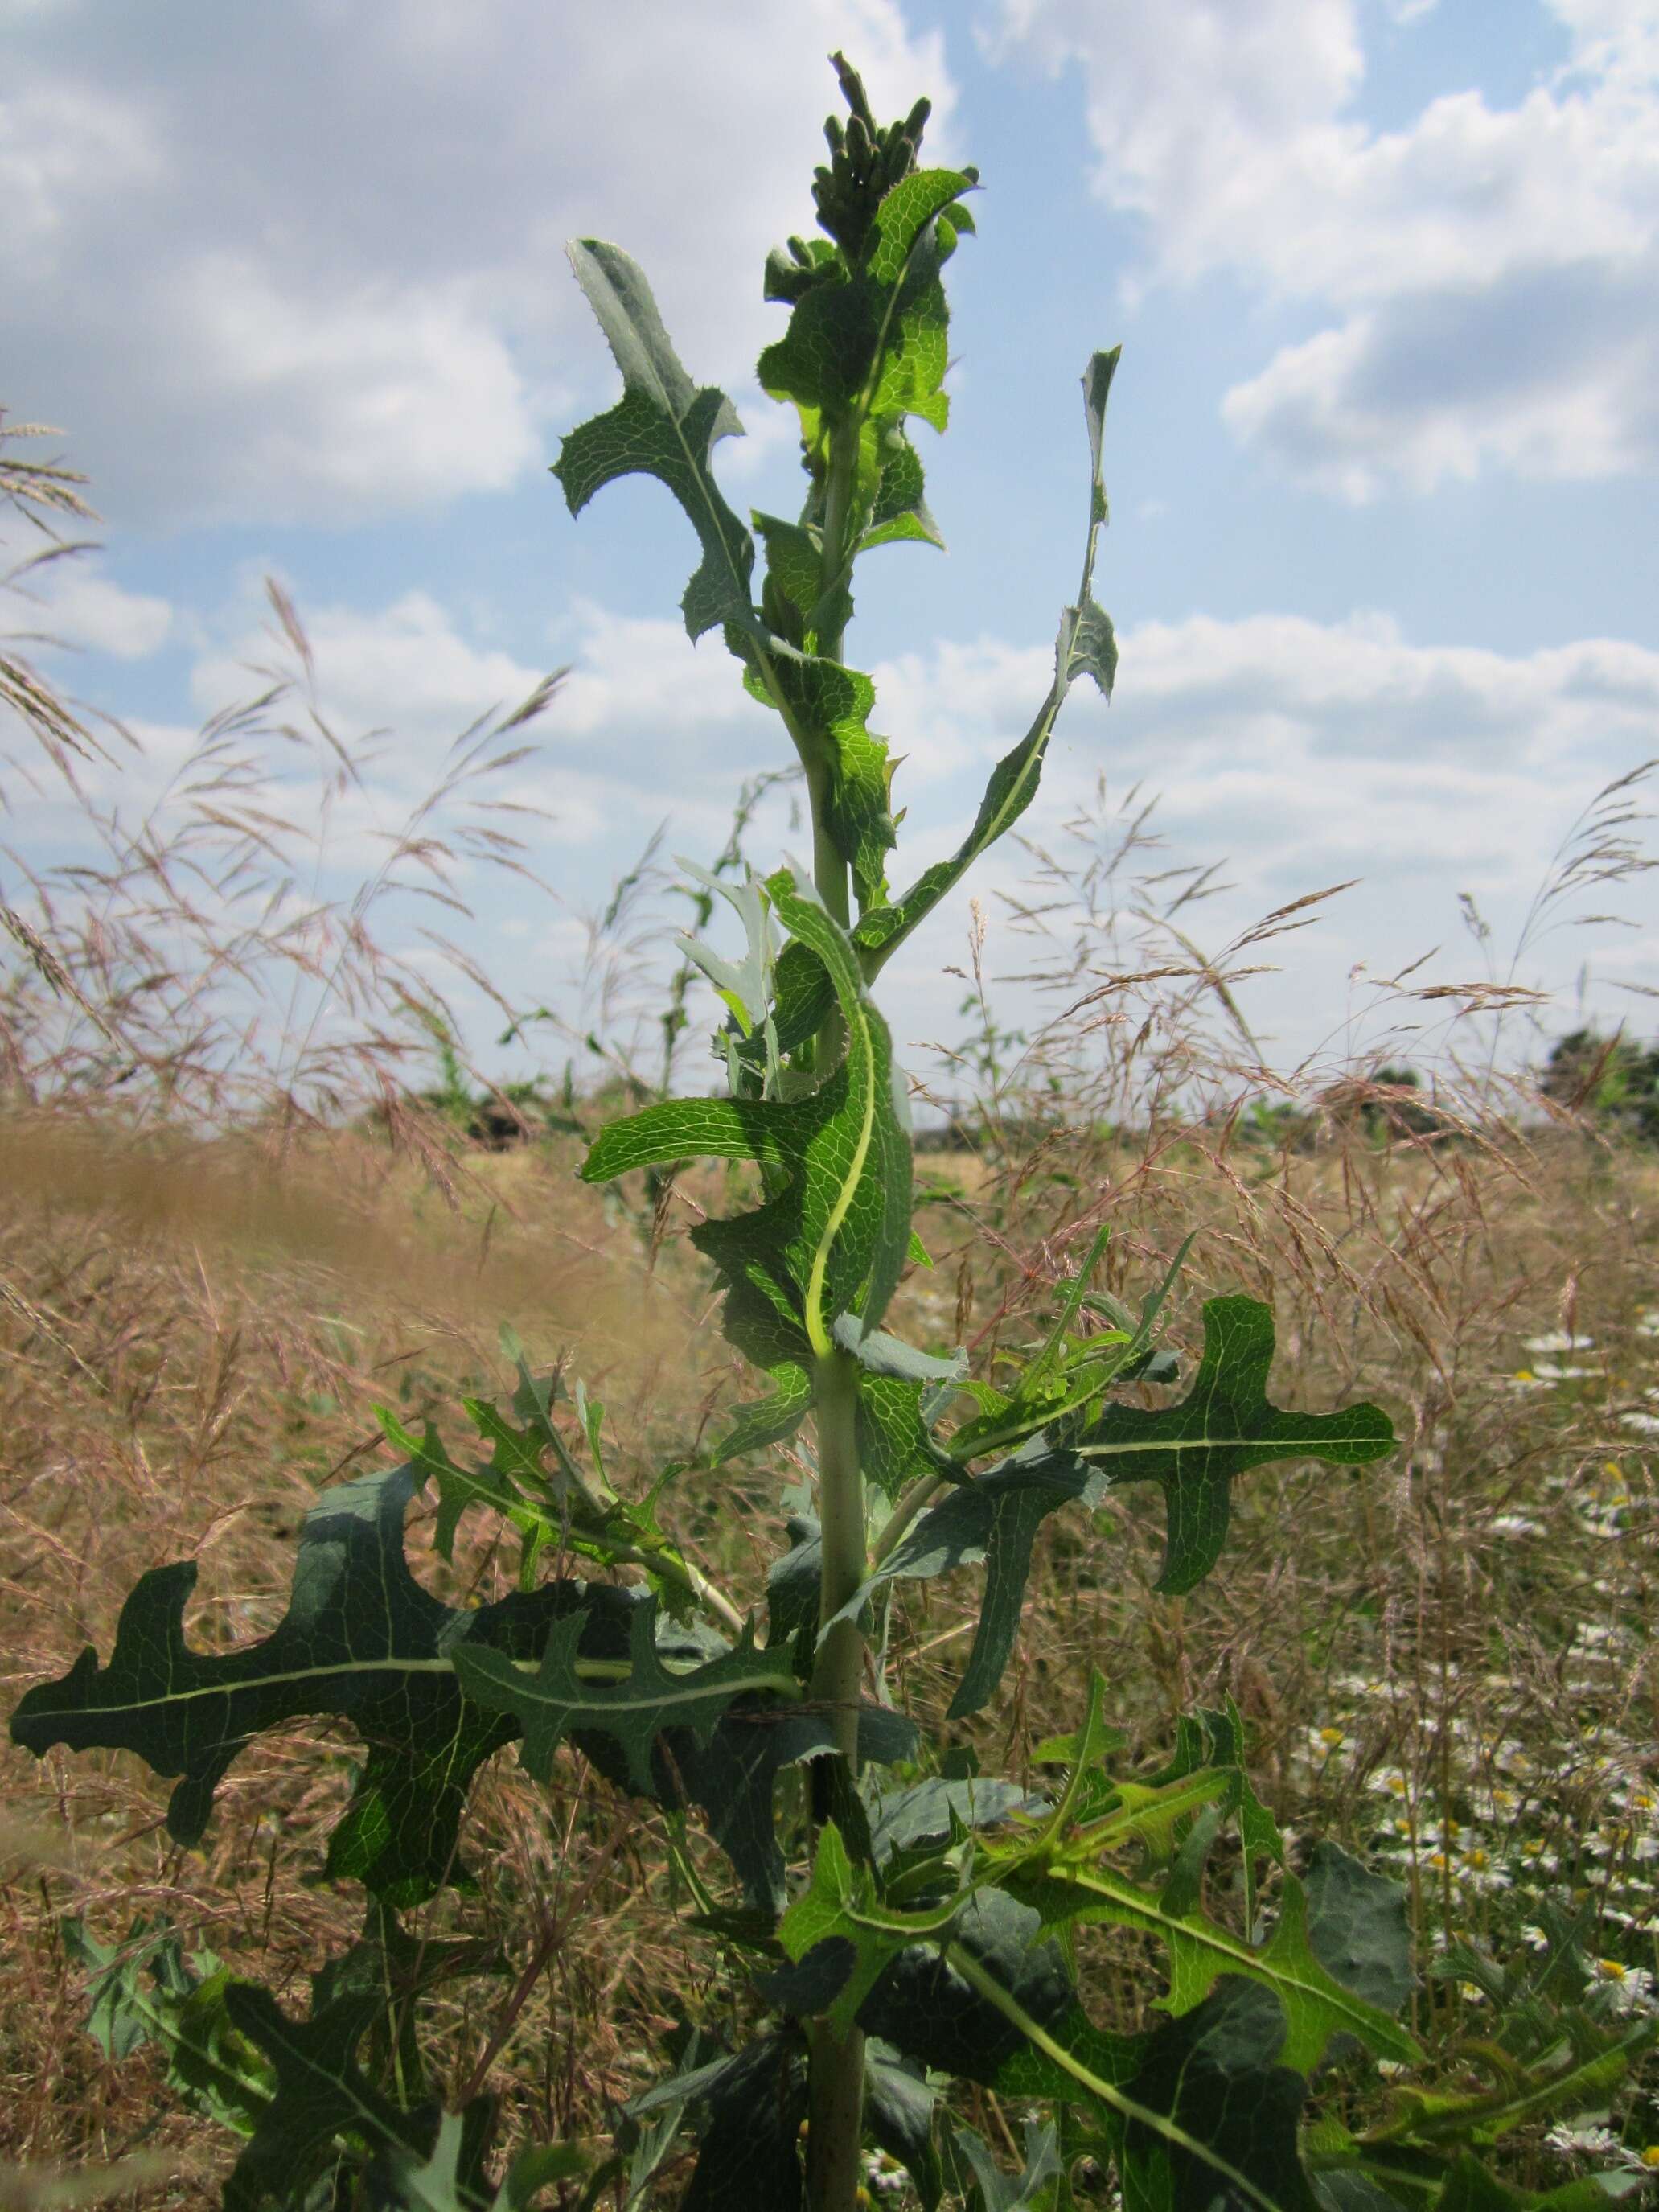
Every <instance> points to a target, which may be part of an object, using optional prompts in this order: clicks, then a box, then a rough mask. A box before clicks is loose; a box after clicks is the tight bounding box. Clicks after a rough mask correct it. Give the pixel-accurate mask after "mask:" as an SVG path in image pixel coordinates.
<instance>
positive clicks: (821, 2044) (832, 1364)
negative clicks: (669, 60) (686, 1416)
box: [806, 419, 867, 2212]
mask: <svg viewBox="0 0 1659 2212" xmlns="http://www.w3.org/2000/svg"><path fill="white" fill-rule="evenodd" d="M858 451H859V426H858V422H857V421H856V419H854V420H851V421H848V422H838V423H837V424H836V427H835V428H834V429H833V430H832V431H831V433H830V437H829V480H828V482H827V483H826V485H825V488H824V505H823V583H824V585H825V586H826V587H827V586H829V584H830V583H832V582H833V581H834V580H835V579H836V577H837V576H838V575H839V574H841V572H842V568H843V567H844V566H845V564H846V557H847V549H846V547H845V545H844V544H843V543H842V540H843V539H844V538H845V537H846V535H847V530H848V510H849V508H850V506H851V502H852V494H853V484H854V476H855V473H856V471H857V466H858ZM818 652H819V655H820V657H821V658H822V659H825V660H839V659H841V655H842V630H840V629H836V630H835V631H833V632H831V633H829V634H827V635H824V636H823V637H822V638H821V639H820V640H819V643H818ZM806 780H807V791H808V793H809V795H810V797H811V805H812V878H813V881H814V882H815V883H816V884H817V890H818V896H820V898H822V899H823V903H824V905H825V906H826V907H827V908H829V912H830V913H831V914H832V915H834V916H835V918H836V921H838V922H840V923H841V925H842V927H843V928H846V927H848V926H849V924H850V921H851V918H852V904H851V897H850V884H849V881H848V874H849V872H848V865H847V861H846V859H845V858H844V856H843V854H842V850H841V848H840V847H839V845H838V844H837V843H836V840H835V837H834V836H833V835H832V833H831V830H830V826H829V795H830V781H829V763H828V762H826V761H823V760H818V759H814V760H810V761H808V762H807V763H806ZM846 1043H847V1039H846V1030H845V1025H844V1024H843V1021H842V1012H841V1008H840V1006H839V1005H836V1006H832V1007H831V1009H830V1011H829V1014H828V1015H827V1016H826V1017H825V1019H824V1021H823V1026H822V1027H821V1028H820V1030H819V1031H818V1036H817V1050H816V1052H815V1054H814V1059H815V1061H816V1064H817V1070H818V1073H819V1078H820V1079H821V1080H822V1079H824V1078H826V1077H828V1075H829V1073H830V1071H831V1070H832V1069H833V1068H834V1067H835V1066H836V1064H837V1062H838V1061H839V1060H840V1059H841V1056H842V1053H843V1052H844V1051H845V1049H846ZM814 1404H815V1407H816V1411H817V1431H818V1519H819V1522H820V1524H821V1528H822V1537H821V1542H822V1546H823V1568H822V1571H821V1577H820V1582H819V1597H818V1619H819V1620H820V1621H821V1622H827V1621H830V1620H834V1617H835V1615H836V1613H839V1612H840V1610H841V1608H842V1606H844V1605H845V1604H846V1603H847V1601H848V1599H849V1598H850V1597H852V1596H853V1595H854V1593H855V1592H856V1591H857V1590H858V1589H859V1588H860V1585H861V1584H862V1583H863V1581H864V1577H865V1570H866V1548H867V1547H866V1537H865V1527H864V1475H863V1472H862V1470H861V1468H860V1466H859V1440H858V1404H859V1386H858V1366H857V1363H856V1362H855V1361H854V1359H853V1358H852V1357H851V1355H850V1354H849V1353H848V1352H841V1351H834V1352H828V1353H826V1354H825V1355H824V1356H823V1358H820V1359H819V1360H818V1362H817V1387H816V1390H815V1393H814ZM863 1686H864V1638H863V1637H862V1636H861V1635H860V1632H859V1627H858V1623H857V1622H856V1620H840V1621H836V1623H835V1626H833V1627H832V1628H831V1629H830V1630H829V1633H828V1635H827V1636H825V1638H824V1639H823V1644H821V1645H820V1646H819V1648H818V1656H817V1665H816V1666H815V1667H814V1668H813V1672H812V1696H813V1698H814V1699H815V1700H817V1701H818V1702H821V1703H823V1704H824V1705H828V1706H829V1711H830V1722H829V1725H830V1728H831V1729H832V1730H833V1732H834V1735H835V1739H836V1751H837V1753H839V1755H840V1756H841V1757H842V1758H844V1759H846V1761H847V1771H848V1777H849V1778H850V1779H851V1780H853V1781H854V1782H856V1780H857V1778H858V1771H859V1759H858V1750H859V1701H860V1694H861V1692H862V1690H863ZM807 2108H808V2120H809V2125H808V2130H807V2140H806V2196H807V2203H808V2204H809V2206H810V2207H811V2212H854V2207H855V2205H856V2203H857V2201H858V2191H859V2184H860V2171H861V2163H862V2161H861V2153H862V2149H863V2143H864V2035H863V2032H862V2030H861V2029H860V2028H857V2027H849V2028H848V2031H847V2033H846V2034H845V2035H844V2036H840V2037H838V2036H837V2035H836V2033H835V2031H834V2029H833V2028H832V2027H830V2026H829V2022H828V2021H823V2020H820V2021H815V2022H814V2023H813V2026H812V2028H811V2057H810V2065H809V2069H808V2076H807Z"/></svg>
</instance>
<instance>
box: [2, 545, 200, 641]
mask: <svg viewBox="0 0 1659 2212" xmlns="http://www.w3.org/2000/svg"><path fill="white" fill-rule="evenodd" d="M11 589H12V590H13V591H14V592H15V594H16V595H17V598H18V599H19V600H20V601H21V602H22V605H20V606H19V607H18V608H17V609H16V610H15V612H16V614H17V616H18V617H19V620H18V623H16V624H15V625H9V627H8V631H7V635H11V636H14V637H15V636H16V635H17V634H18V630H19V629H21V627H22V620H23V609H24V606H27V607H29V608H30V609H31V610H32V613H31V616H30V618H29V625H28V626H29V628H30V629H32V630H38V631H39V632H40V634H42V635H44V636H45V637H46V638H47V639H49V640H50V641H52V643H54V644H58V645H62V646H64V647H68V648H70V650H71V651H78V652H82V653H110V654H112V656H113V657H114V658H115V659H118V660H143V659H147V658H148V657H149V654H151V653H157V652H159V651H160V650H161V647H162V646H163V645H165V644H166V643H167V639H168V638H169V636H171V635H172V634H173V608H172V606H171V605H170V604H169V603H168V602H167V600H166V599H157V598H155V596H154V594H152V593H150V592H129V591H127V590H125V588H124V587H123V586H121V585H119V584H117V583H112V581H111V580H110V579H109V578H108V577H107V576H106V575H104V574H102V573H101V569H100V567H99V566H98V565H97V564H95V563H94V564H93V565H90V566H88V565H85V564H81V563H79V562H77V561H76V560H70V559H67V558H60V559H58V560H54V561H53V562H51V563H50V565H46V566H43V567H41V568H37V569H34V570H33V572H32V573H31V575H30V576H29V577H28V578H27V579H19V580H18V581H17V582H16V583H15V584H14V585H13V586H11Z"/></svg>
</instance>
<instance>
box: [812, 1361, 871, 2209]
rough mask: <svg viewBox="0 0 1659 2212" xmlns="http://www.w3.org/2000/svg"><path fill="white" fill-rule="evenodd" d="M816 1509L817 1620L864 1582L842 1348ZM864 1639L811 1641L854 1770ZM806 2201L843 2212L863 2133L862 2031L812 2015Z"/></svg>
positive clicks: (829, 1376) (849, 1389) (854, 2186)
mask: <svg viewBox="0 0 1659 2212" xmlns="http://www.w3.org/2000/svg"><path fill="white" fill-rule="evenodd" d="M858 1402H859V1401H858V1367H857V1364H856V1363H855V1362H854V1359H853V1358H852V1356H851V1354H850V1353H848V1352H841V1351H836V1352H831V1353H830V1354H829V1357H828V1358H824V1359H820V1360H819V1361H818V1363H817V1430H818V1513H819V1518H820V1521H821V1524H822V1528H823V1540H822V1541H823V1579H822V1583H821V1584H820V1592H821V1595H820V1598H819V1607H818V1619H819V1620H820V1622H824V1621H828V1620H830V1619H831V1618H832V1617H833V1616H834V1615H835V1614H836V1613H838V1612H839V1611H840V1609H841V1607H842V1606H843V1605H845V1604H846V1603H847V1601H848V1599H849V1598H850V1597H851V1596H852V1595H854V1592H855V1591H856V1590H857V1589H858V1588H859V1586H860V1583H862V1582H863V1580H864V1572H865V1536H864V1476H863V1473H862V1471H861V1470H860V1466H859V1446H858ZM863 1671H864V1638H862V1637H861V1636H860V1633H859V1629H858V1623H857V1622H856V1621H855V1620H838V1621H836V1625H835V1626H834V1627H833V1628H831V1629H830V1631H829V1634H828V1635H827V1636H826V1637H825V1638H824V1639H823V1643H822V1644H820V1646H819V1647H818V1656H817V1666H816V1667H815V1668H814V1669H813V1673H812V1697H813V1699H814V1701H815V1702H821V1703H823V1704H824V1705H828V1706H829V1709H830V1718H829V1725H830V1728H831V1729H832V1730H833V1732H834V1735H835V1739H836V1750H837V1752H838V1753H841V1755H842V1757H843V1758H845V1759H846V1760H847V1767H848V1775H849V1776H850V1777H853V1778H856V1777H857V1774H858V1741H859V1698H860V1691H861V1689H862V1687H863ZM808 2106H809V2117H810V2126H809V2130H808V2134H807V2148H806V2187H807V2201H808V2203H809V2204H810V2206H811V2212H852V2208H853V2206H854V2202H855V2200H856V2196H857V2191H858V2186H859V2168H860V2148H861V2146H862V2142H863V2136H864V2036H863V2033H862V2031H861V2030H860V2029H859V2028H856V2027H854V2028H850V2029H849V2030H848V2033H847V2034H846V2036H845V2037H844V2038H842V2039H837V2037H836V2033H835V2031H834V2030H833V2029H832V2028H831V2027H830V2026H829V2022H828V2021H823V2020H821V2021H817V2022H815V2023H814V2025H813V2028H812V2032H811V2066H810V2069H809V2088H808Z"/></svg>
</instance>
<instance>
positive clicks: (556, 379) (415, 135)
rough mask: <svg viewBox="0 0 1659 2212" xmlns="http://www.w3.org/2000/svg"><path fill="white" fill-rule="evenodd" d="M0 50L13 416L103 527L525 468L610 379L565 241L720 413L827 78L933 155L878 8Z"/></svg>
mask: <svg viewBox="0 0 1659 2212" xmlns="http://www.w3.org/2000/svg"><path fill="white" fill-rule="evenodd" d="M0 21H3V23H4V25H5V27H6V30H7V33H8V40H7V70H6V79H5V82H4V85H3V86H0V195H3V200H4V204H5V207H6V210H7V220H6V222H5V224H4V226H3V228H0V286H3V289H4V290H5V293H6V295H7V299H8V306H9V315H8V324H9V328H8V346H7V375H8V380H9V389H8V392H7V393H6V395H5V397H6V403H7V404H8V405H9V406H13V407H15V408H16V409H17V410H18V411H19V412H20V413H22V414H25V415H32V416H36V417H40V416H46V417H47V418H49V419H50V420H52V421H53V422H63V423H64V424H65V425H66V426H68V428H69V430H70V435H72V438H73V441H74V447H75V452H76V459H77V461H78V462H79V464H80V465H82V466H83V467H84V468H86V469H87V470H88V472H89V473H90V475H91V476H92V477H93V480H94V482H95V483H97V485H98V486H99V491H100V504H101V506H102V507H103V510H104V512H105V513H106V514H107V515H108V516H109V517H110V518H111V519H112V520H113V521H116V522H118V523H119V524H120V525H121V526H124V527H127V528H153V529H179V528H185V527H188V526H192V525H199V524H204V523H236V524H259V523H285V524H292V525H301V524H307V523H314V524H325V525H331V526H338V527H344V526H350V525H355V524H362V523H365V522H368V521H372V520H380V519H384V518H385V517H387V516H392V515H397V514H398V513H407V512H410V511H411V510H413V509H416V508H418V507H423V506H426V505H428V504H429V503H431V502H434V501H441V500H443V499H446V498H447V497H451V496H454V495H460V494H464V493H468V492H474V491H499V490H501V489H504V488H506V487H507V486H510V485H511V484H513V483H514V482H515V481H517V480H519V479H520V478H521V477H523V476H524V474H525V473H526V471H532V470H533V469H534V468H536V467H538V466H540V465H544V463H545V462H546V460H548V459H550V458H551V450H550V449H551V445H552V442H553V426H554V424H555V422H557V421H561V420H565V419H568V416H569V414H570V411H571V409H572V407H573V405H575V404H579V403H586V402H590V401H592V400H593V399H595V398H599V397H600V395H602V393H603V392H605V389H606V388H607V386H609V384H610V383H611V379H612V377H613V375H614V372H613V370H612V369H611V364H610V362H609V361H608V359H607V358H606V356H605V352H604V349H603V347H602V346H601V345H600V344H599V343H598V342H597V339H596V334H595V332H594V330H593V326H592V319H591V317H590V316H589V315H588V313H587V310H586V306H585V304H584V303H583V301H582V300H581V297H580V293H579V292H578V290H577V289H576V287H575V285H574V283H573V281H572V279H571V277H570V274H569V270H568V267H567V266H566V264H565V261H564V258H563V251H562V249H563V245H564V241H565V240H566V239H567V238H568V237H570V236H580V235H583V234H593V233H595V232H601V233H603V234H605V235H606V236H611V237H615V238H617V240H619V242H621V243H623V245H625V246H627V247H628V249H629V251H630V252H632V253H634V255H635V258H637V259H639V260H640V262H641V264H642V265H643V266H644V267H645V269H646V270H647V274H648V275H649V276H650V277H651V280H652V282H653V287H654V288H655V289H656V291H657V293H658V296H659V301H660V302H661V304H662V307H663V309H664V313H665V319H666V320H667V322H668V325H669V328H670V330H671V331H672V332H673V334H674V336H675V338H676V341H677V343H678V344H679V346H680V349H681V351H682V353H683V356H684V358H685V359H686V361H687V362H688V365H690V367H691V368H692V370H693V373H694V374H696V375H698V376H700V377H706V378H708V379H709V380H718V381H721V382H724V383H726V385H727V386H728V388H730V387H731V386H733V385H734V384H737V383H739V382H740V381H741V380H743V379H744V376H745V375H747V374H749V373H750V371H751V370H752V365H753V359H754V356H755V354H756V352H757V350H758V349H759V348H760V346H761V345H762V344H763V343H765V341H766V339H767V338H768V337H770V336H772V335H774V334H775V329H776V326H777V323H778V311H777V310H776V309H775V308H769V307H765V306H764V305H763V302H762V301H761V298H760V283H759V270H760V266H761V264H762V262H763V258H764V256H765V253H766V252H767V250H768V248H769V246H771V245H773V244H774V243H775V242H776V238H775V232H776V230H777V229H778V228H779V216H780V211H781V210H793V214H792V215H790V216H789V217H788V218H787V219H788V220H789V221H793V223H794V224H795V226H796V227H797V228H810V227H811V221H812V211H811V202H810V198H809V197H808V194H807V178H806V176H805V172H804V169H803V165H802V161H801V151H800V149H801V148H802V146H803V144H810V143H811V141H812V138H813V137H814V135H815V133H816V132H817V128H818V125H819V124H820V123H821V121H822V119H823V116H824V115H825V113H826V112H829V110H830V109H831V108H832V107H835V106H838V105H839V98H840V96H839V94H838V92H837V91H836V85H835V81H834V78H833V76H831V74H830V72H829V69H828V67H827V66H826V64H825V60H824V56H825V54H826V52H828V50H829V48H830V47H832V46H837V45H840V44H842V43H844V44H845V45H846V46H847V48H848V51H849V52H851V53H852V54H853V55H854V58H855V59H856V60H857V61H858V63H859V65H860V69H861V70H862V71H863V73H864V75H865V76H866V82H867V83H868V85H869V87H870V91H871V96H872V100H874V101H875V103H876V105H877V106H878V111H879V110H884V111H886V112H890V113H896V112H903V111H904V110H905V109H906V108H908V106H909V104H910V103H911V101H912V100H915V97H916V96H917V94H919V93H920V92H921V90H923V89H924V88H926V89H927V91H929V92H930V93H931V94H933V98H934V100H935V102H936V107H937V111H938V112H937V118H936V123H935V125H934V126H933V143H936V148H937V150H938V151H939V152H940V153H941V154H948V153H949V151H950V138H951V125H950V108H951V101H952V97H953V95H952V91H951V85H950V82H949V80H948V77H947V75H946V72H945V66H944V54H943V47H942V41H941V40H940V38H939V34H938V33H927V34H922V35H917V34H915V33H911V32H910V31H909V30H908V28H907V27H906V24H905V22H904V19H903V15H902V10H901V8H900V6H899V5H898V4H897V0H799V4H797V5H796V6H793V7H792V8H791V9H788V10H787V11H773V12H768V11H765V10H762V11H760V12H759V13H758V14H757V12H756V11H755V10H753V9H744V8H741V7H739V6H738V4H737V0H686V4H685V5H683V6H680V7H677V8H675V9H672V10H671V11H668V12H666V13H665V11H664V10H663V9H660V8H659V7H657V6H655V5H653V4H652V0H616V4H613V5H611V6H610V7H608V8H605V9H547V8H544V7H540V6H538V5H536V4H534V0H505V4H503V5H501V6H498V7H496V8H494V9H487V10H483V11H480V10H478V9H465V8H458V7H457V6H456V5H454V4H453V0H395V3H394V4H391V5H388V6H386V7H384V8H375V9H340V8H338V7H336V6H334V5H332V4H330V0H296V4H295V5H294V6H292V7H289V8H286V9H281V10H259V9H256V10H254V11H252V13H251V14H248V13H240V14H235V15H233V14H231V13H230V12H228V11H224V10H218V11H214V10H204V9H201V8H199V7H197V6H195V5H194V4H192V0H155V4H154V5H152V6H150V7H149V8H147V9H144V10H143V13H142V15H131V14H124V13H122V12H121V11H115V12H114V13H106V15H102V16H100V21H99V30H98V36H97V37H96V38H95V39H94V38H91V37H89V36H88V35H87V25H86V21H85V19H84V16H83V15H82V11H81V10H80V9H77V8H76V7H74V6H65V7H63V8H60V9H55V10H54V9H40V8H35V7H22V6H20V5H19V4H18V0H3V4H0ZM623 54H626V56H627V63H626V66H625V67H624V66H622V65H621V64H620V59H619V58H620V57H621V56H623Z"/></svg>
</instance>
